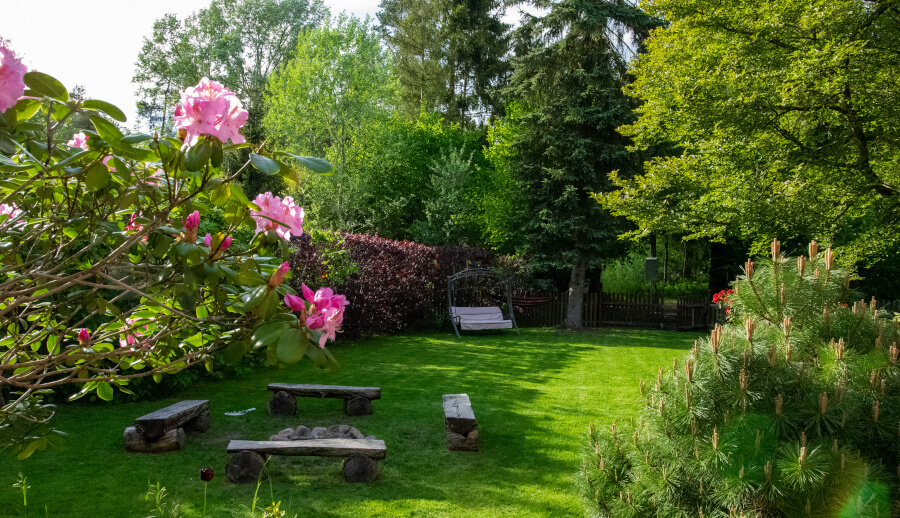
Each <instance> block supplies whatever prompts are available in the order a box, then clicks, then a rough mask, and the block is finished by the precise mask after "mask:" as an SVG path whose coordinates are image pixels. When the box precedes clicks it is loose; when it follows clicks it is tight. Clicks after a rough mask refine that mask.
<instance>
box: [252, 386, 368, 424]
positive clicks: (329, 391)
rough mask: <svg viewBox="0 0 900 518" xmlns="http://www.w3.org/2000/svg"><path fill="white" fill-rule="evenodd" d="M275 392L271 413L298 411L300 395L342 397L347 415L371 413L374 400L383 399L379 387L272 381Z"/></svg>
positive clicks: (272, 388) (270, 404) (270, 402)
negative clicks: (296, 383)
mask: <svg viewBox="0 0 900 518" xmlns="http://www.w3.org/2000/svg"><path fill="white" fill-rule="evenodd" d="M268 388H269V390H271V391H272V392H274V394H273V395H272V399H271V400H269V414H271V415H294V414H296V413H297V398H298V397H318V398H326V397H330V398H341V399H343V400H344V411H345V412H347V415H354V416H355V415H369V414H371V413H372V400H373V399H381V388H379V387H342V386H340V385H295V384H291V383H270V384H269V387H268Z"/></svg>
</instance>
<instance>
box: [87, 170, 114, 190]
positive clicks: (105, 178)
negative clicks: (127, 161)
mask: <svg viewBox="0 0 900 518" xmlns="http://www.w3.org/2000/svg"><path fill="white" fill-rule="evenodd" d="M109 178H110V177H109V169H107V168H106V166H105V165H103V164H97V165H95V166H94V167H93V168H91V170H90V171H88V172H87V175H85V177H84V183H86V184H87V186H88V187H89V188H90V189H91V190H94V191H99V190H100V189H103V188H105V187H106V186H107V185H109Z"/></svg>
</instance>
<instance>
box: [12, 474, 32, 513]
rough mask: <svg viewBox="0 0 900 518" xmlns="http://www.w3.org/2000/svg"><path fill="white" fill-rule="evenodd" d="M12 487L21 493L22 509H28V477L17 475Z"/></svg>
mask: <svg viewBox="0 0 900 518" xmlns="http://www.w3.org/2000/svg"><path fill="white" fill-rule="evenodd" d="M12 487H17V488H19V491H21V492H22V507H23V508H26V509H27V508H28V489H29V488H31V486H29V485H28V477H26V476H25V475H23V474H21V473H19V478H18V479H17V480H16V483H15V484H13V486H12Z"/></svg>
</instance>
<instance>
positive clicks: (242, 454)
mask: <svg viewBox="0 0 900 518" xmlns="http://www.w3.org/2000/svg"><path fill="white" fill-rule="evenodd" d="M227 451H228V453H233V454H234V455H233V456H232V457H231V459H230V460H229V461H228V465H227V466H225V475H226V477H227V478H228V481H229V482H232V483H234V484H246V483H250V482H256V481H257V480H259V478H260V476H262V478H265V477H266V475H267V474H266V473H265V472H264V471H263V469H264V467H265V465H266V457H265V456H266V455H294V456H305V457H346V460H345V461H344V467H343V472H344V480H346V481H347V482H372V481H374V480H375V478H376V477H377V476H378V462H377V461H379V460H382V459H384V458H385V457H386V456H387V447H386V446H385V445H384V441H380V440H377V439H308V440H304V441H241V440H233V441H231V442H229V443H228V450H227Z"/></svg>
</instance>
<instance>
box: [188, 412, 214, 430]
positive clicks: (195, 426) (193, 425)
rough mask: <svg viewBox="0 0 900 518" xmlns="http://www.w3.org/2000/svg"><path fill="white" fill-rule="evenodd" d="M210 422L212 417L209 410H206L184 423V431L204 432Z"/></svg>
mask: <svg viewBox="0 0 900 518" xmlns="http://www.w3.org/2000/svg"><path fill="white" fill-rule="evenodd" d="M211 424H212V418H211V417H210V415H209V410H207V411H205V412H203V413H201V414H200V415H198V416H197V417H195V418H193V419H191V420H190V421H188V422H187V423H185V424H184V431H186V432H188V433H206V432H208V431H209V427H210V426H211Z"/></svg>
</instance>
